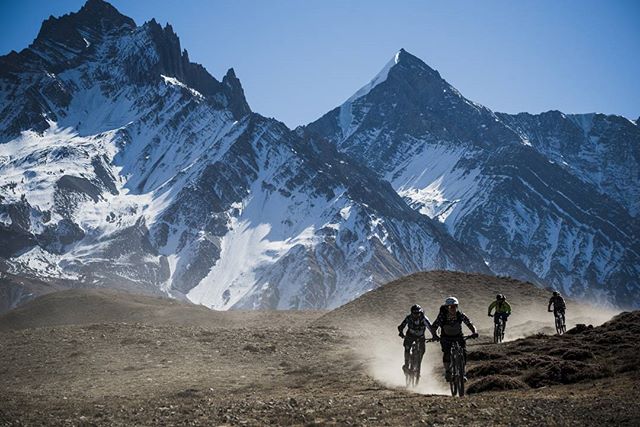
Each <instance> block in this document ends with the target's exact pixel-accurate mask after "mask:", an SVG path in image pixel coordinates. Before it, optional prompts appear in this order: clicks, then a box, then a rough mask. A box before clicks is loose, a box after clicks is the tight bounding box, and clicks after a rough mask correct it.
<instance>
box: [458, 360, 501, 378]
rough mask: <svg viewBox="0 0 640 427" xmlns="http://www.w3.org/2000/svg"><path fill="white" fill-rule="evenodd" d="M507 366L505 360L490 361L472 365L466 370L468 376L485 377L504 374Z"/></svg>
mask: <svg viewBox="0 0 640 427" xmlns="http://www.w3.org/2000/svg"><path fill="white" fill-rule="evenodd" d="M507 371H509V366H508V364H507V363H505V362H500V361H497V362H496V361H492V362H485V363H481V364H479V365H476V366H474V367H473V368H471V369H469V370H468V371H467V376H468V377H469V378H477V377H486V376H488V375H496V374H506V373H507Z"/></svg>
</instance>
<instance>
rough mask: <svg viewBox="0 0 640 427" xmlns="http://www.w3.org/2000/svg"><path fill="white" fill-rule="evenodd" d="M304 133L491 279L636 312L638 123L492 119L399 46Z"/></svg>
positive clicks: (589, 118)
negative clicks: (464, 247)
mask: <svg viewBox="0 0 640 427" xmlns="http://www.w3.org/2000/svg"><path fill="white" fill-rule="evenodd" d="M306 131H307V132H308V133H311V134H314V135H316V136H317V137H320V138H325V139H327V140H329V141H330V142H331V143H333V144H334V145H335V146H336V147H337V148H338V149H339V150H340V151H342V152H344V153H345V154H347V155H348V156H349V157H351V158H353V159H354V160H355V161H358V162H360V163H362V164H364V165H366V166H368V167H370V168H371V169H373V170H375V171H378V172H379V176H380V177H381V178H383V179H385V180H387V181H388V182H390V183H391V185H392V186H393V187H394V188H395V189H396V191H398V193H399V194H400V195H401V196H403V197H404V198H405V200H407V202H408V203H409V204H411V205H412V206H413V207H414V208H415V209H417V210H419V211H420V212H422V213H424V214H426V215H428V216H429V217H431V218H433V219H437V220H439V221H440V222H442V223H443V224H444V225H445V226H446V227H447V229H448V230H449V231H450V232H451V233H452V234H453V235H454V237H456V238H457V239H458V240H460V241H461V242H463V243H466V244H469V245H472V246H474V247H476V248H478V249H479V250H480V251H481V252H482V253H483V254H484V257H485V259H486V260H487V262H488V264H489V266H490V268H491V269H492V270H493V271H494V272H496V273H498V274H508V275H512V276H514V277H517V278H520V279H525V280H531V281H534V282H536V283H540V284H549V285H552V286H555V287H558V288H560V289H561V290H563V291H564V292H566V293H568V294H570V295H574V296H578V297H589V298H593V299H611V300H613V301H615V302H617V303H619V304H623V305H634V306H637V305H638V304H640V279H639V278H640V256H639V254H640V247H639V246H638V244H637V238H636V237H637V236H638V231H639V230H640V223H639V221H638V218H637V213H638V201H637V200H638V195H637V192H638V188H640V175H639V172H638V171H639V170H640V169H639V166H638V164H639V163H638V159H639V156H638V153H639V150H640V137H639V135H640V130H639V129H638V126H637V125H636V124H635V123H633V122H631V121H629V120H627V119H625V118H622V117H617V116H604V115H573V116H565V115H563V114H561V113H556V112H550V113H545V114H542V115H538V116H532V115H528V114H519V115H515V116H514V115H507V114H495V113H493V112H492V111H490V110H489V109H487V108H485V107H483V106H481V105H479V104H476V103H474V102H472V101H469V100H467V99H466V98H464V97H463V96H462V95H461V94H460V93H459V92H458V91H457V90H456V89H455V88H453V87H452V86H451V85H449V84H448V83H447V82H446V81H445V80H444V79H442V77H441V76H440V75H439V73H438V72H437V71H435V70H433V69H432V68H430V67H429V66H427V65H426V64H425V63H424V62H422V61H421V60H419V59H418V58H416V57H415V56H413V55H411V54H409V53H408V52H406V51H404V50H401V51H400V52H398V54H397V55H396V56H395V57H394V58H393V59H392V60H391V61H390V62H389V63H388V64H387V65H386V66H385V67H384V69H383V70H382V71H381V72H380V73H379V74H378V75H377V76H376V77H374V79H373V80H372V81H371V82H370V83H369V84H368V85H366V86H365V87H363V88H362V89H360V90H359V91H358V92H356V93H355V94H354V95H353V96H352V97H351V98H349V99H348V100H347V101H346V102H345V103H344V104H342V105H341V106H340V107H338V108H336V109H334V110H332V111H330V112H329V113H327V114H326V115H324V116H323V117H322V118H320V119H318V120H317V121H316V122H314V123H311V124H309V125H308V126H307V127H306Z"/></svg>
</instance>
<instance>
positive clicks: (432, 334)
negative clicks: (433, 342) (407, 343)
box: [424, 316, 436, 338]
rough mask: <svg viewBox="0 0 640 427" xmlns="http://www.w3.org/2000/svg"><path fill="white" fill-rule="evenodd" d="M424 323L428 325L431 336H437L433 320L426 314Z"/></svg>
mask: <svg viewBox="0 0 640 427" xmlns="http://www.w3.org/2000/svg"><path fill="white" fill-rule="evenodd" d="M424 325H425V326H426V327H427V329H428V330H429V332H430V333H431V338H435V337H436V330H435V329H434V328H433V326H432V325H431V322H430V321H429V318H428V317H427V316H424Z"/></svg>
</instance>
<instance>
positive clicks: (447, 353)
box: [440, 339, 451, 380]
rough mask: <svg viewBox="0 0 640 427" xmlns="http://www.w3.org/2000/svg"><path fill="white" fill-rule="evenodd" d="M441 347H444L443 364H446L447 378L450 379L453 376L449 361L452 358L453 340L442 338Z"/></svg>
mask: <svg viewBox="0 0 640 427" xmlns="http://www.w3.org/2000/svg"><path fill="white" fill-rule="evenodd" d="M440 348H441V349H442V364H443V365H444V372H445V378H447V380H449V378H450V377H451V372H450V371H449V362H450V360H451V341H449V340H446V339H441V340H440Z"/></svg>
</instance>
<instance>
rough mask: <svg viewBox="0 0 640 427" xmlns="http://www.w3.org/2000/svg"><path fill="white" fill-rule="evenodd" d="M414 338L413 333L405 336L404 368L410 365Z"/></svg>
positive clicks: (403, 343)
mask: <svg viewBox="0 0 640 427" xmlns="http://www.w3.org/2000/svg"><path fill="white" fill-rule="evenodd" d="M414 339H415V337H414V336H413V335H410V334H407V335H406V336H405V337H404V341H403V342H402V345H403V346H404V365H403V366H402V367H403V368H407V367H408V366H409V358H410V357H411V354H410V351H411V344H413V340H414Z"/></svg>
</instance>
